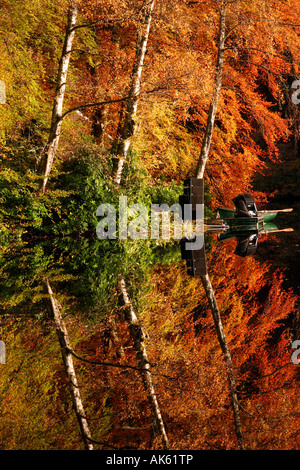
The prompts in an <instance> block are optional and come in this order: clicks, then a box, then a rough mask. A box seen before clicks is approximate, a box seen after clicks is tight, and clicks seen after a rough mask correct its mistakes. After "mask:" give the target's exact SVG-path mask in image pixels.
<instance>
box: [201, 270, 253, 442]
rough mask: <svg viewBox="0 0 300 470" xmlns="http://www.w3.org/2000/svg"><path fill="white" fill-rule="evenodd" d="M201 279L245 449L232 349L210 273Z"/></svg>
mask: <svg viewBox="0 0 300 470" xmlns="http://www.w3.org/2000/svg"><path fill="white" fill-rule="evenodd" d="M201 281H202V284H203V287H204V289H205V292H206V296H207V298H208V302H209V306H210V309H211V311H212V314H213V319H214V323H215V327H216V330H217V335H218V339H219V343H220V346H221V349H222V352H223V355H224V358H225V363H226V366H227V373H228V380H229V387H230V393H231V399H232V406H233V414H234V423H235V433H236V436H237V440H238V445H239V448H240V450H244V441H243V435H242V430H241V418H240V406H239V401H238V396H237V392H236V383H235V376H234V370H233V365H232V359H231V354H230V350H229V347H228V344H227V340H226V336H225V331H224V328H223V324H222V319H221V315H220V312H219V307H218V304H217V300H216V297H215V294H214V291H213V287H212V285H211V282H210V279H209V276H208V274H206V275H204V276H201Z"/></svg>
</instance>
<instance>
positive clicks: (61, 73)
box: [40, 2, 78, 193]
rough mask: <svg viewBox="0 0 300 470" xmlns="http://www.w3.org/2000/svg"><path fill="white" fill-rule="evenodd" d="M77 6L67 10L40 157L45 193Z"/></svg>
mask: <svg viewBox="0 0 300 470" xmlns="http://www.w3.org/2000/svg"><path fill="white" fill-rule="evenodd" d="M77 14H78V7H77V5H76V2H71V4H70V6H69V10H68V23H67V29H66V34H65V40H64V45H63V50H62V55H61V58H60V61H59V68H58V74H57V83H56V90H55V97H54V103H53V108H52V118H51V128H50V133H49V138H48V143H47V147H46V151H45V153H44V155H43V156H42V158H41V162H40V172H41V174H42V175H43V180H42V181H41V184H40V191H41V192H42V193H45V190H46V186H47V181H48V178H49V175H50V172H51V169H52V165H53V161H54V158H55V154H56V151H57V147H58V143H59V138H60V134H61V125H62V110H63V102H64V96H65V91H66V82H67V74H68V68H69V62H70V56H71V51H72V45H73V40H74V36H75V29H74V26H75V25H76V21H77Z"/></svg>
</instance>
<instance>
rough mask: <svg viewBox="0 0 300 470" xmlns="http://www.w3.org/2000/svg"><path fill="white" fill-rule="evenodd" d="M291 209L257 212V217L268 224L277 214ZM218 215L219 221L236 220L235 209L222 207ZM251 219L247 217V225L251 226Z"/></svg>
mask: <svg viewBox="0 0 300 470" xmlns="http://www.w3.org/2000/svg"><path fill="white" fill-rule="evenodd" d="M292 210H293V209H277V210H276V209H275V210H264V211H257V217H258V218H261V217H262V218H263V221H264V222H270V221H271V220H273V219H275V217H276V216H277V214H279V213H285V212H292ZM218 213H219V217H220V219H223V220H226V223H227V220H228V219H234V218H236V215H237V212H236V210H235V209H226V208H224V207H219V208H218ZM251 219H252V217H249V223H250V224H251V223H252V222H251ZM237 220H238V219H237Z"/></svg>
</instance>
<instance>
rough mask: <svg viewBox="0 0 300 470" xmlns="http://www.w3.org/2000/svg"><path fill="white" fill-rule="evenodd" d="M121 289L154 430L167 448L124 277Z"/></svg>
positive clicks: (142, 341) (147, 362)
mask: <svg viewBox="0 0 300 470" xmlns="http://www.w3.org/2000/svg"><path fill="white" fill-rule="evenodd" d="M119 290H120V293H121V295H122V298H123V302H124V307H125V308H124V310H125V320H126V322H127V324H128V326H129V331H130V335H131V337H132V339H133V342H134V348H135V351H136V356H137V360H138V363H139V367H140V368H141V374H142V378H143V382H144V387H145V390H146V393H147V398H148V401H149V404H150V408H151V412H152V416H153V428H154V432H155V433H156V435H160V436H161V439H162V443H163V447H164V448H165V449H167V448H168V445H169V442H168V437H167V434H166V430H165V425H164V421H163V418H162V415H161V411H160V408H159V404H158V401H157V397H156V394H155V389H154V385H153V381H152V376H151V370H150V364H149V361H148V356H147V351H146V346H145V343H144V339H145V336H144V332H143V329H142V327H141V326H140V324H139V321H138V319H137V316H136V314H135V312H134V310H133V307H132V304H131V302H130V299H129V296H128V293H127V289H126V284H125V281H124V279H123V278H120V279H119Z"/></svg>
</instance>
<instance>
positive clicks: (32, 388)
mask: <svg viewBox="0 0 300 470" xmlns="http://www.w3.org/2000/svg"><path fill="white" fill-rule="evenodd" d="M70 330H71V332H72V344H73V345H74V344H76V342H77V341H78V340H79V339H80V331H77V332H76V331H74V328H73V329H71V328H70ZM5 342H6V344H7V345H9V347H8V348H7V363H6V365H5V367H3V368H2V369H1V382H0V396H1V398H0V416H1V420H0V433H1V449H9V450H18V449H22V450H36V449H39V450H47V449H55V450H60V449H66V448H69V449H74V450H77V449H78V450H80V449H82V442H81V438H80V436H79V433H78V425H77V422H76V416H75V413H73V412H72V409H71V406H72V405H71V401H70V397H69V393H68V387H67V381H66V378H65V373H64V370H63V363H62V361H61V357H60V351H59V343H58V341H57V337H56V333H55V331H54V330H47V331H45V329H44V328H43V324H42V323H41V322H40V321H39V320H34V319H29V318H26V320H25V321H23V320H22V319H19V320H16V318H14V320H13V321H6V325H5ZM77 373H78V378H79V380H80V385H81V392H82V393H84V394H85V396H87V397H88V399H87V400H86V401H87V405H86V411H87V413H88V414H89V415H90V416H93V418H94V420H92V422H91V427H92V431H93V436H94V438H95V439H98V440H101V438H102V436H103V434H105V433H106V432H107V431H108V430H109V428H110V425H111V424H110V423H111V417H110V409H109V407H108V406H107V405H106V401H107V396H106V395H107V394H105V393H103V394H102V393H99V391H98V395H97V399H95V398H94V401H93V402H91V399H90V398H91V396H90V395H89V394H91V392H90V391H89V388H88V383H87V381H86V380H85V376H86V370H85V368H84V367H83V366H81V368H78V371H77ZM95 403H96V404H97V405H95ZM58 429H59V432H58ZM28 436H30V439H28Z"/></svg>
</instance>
